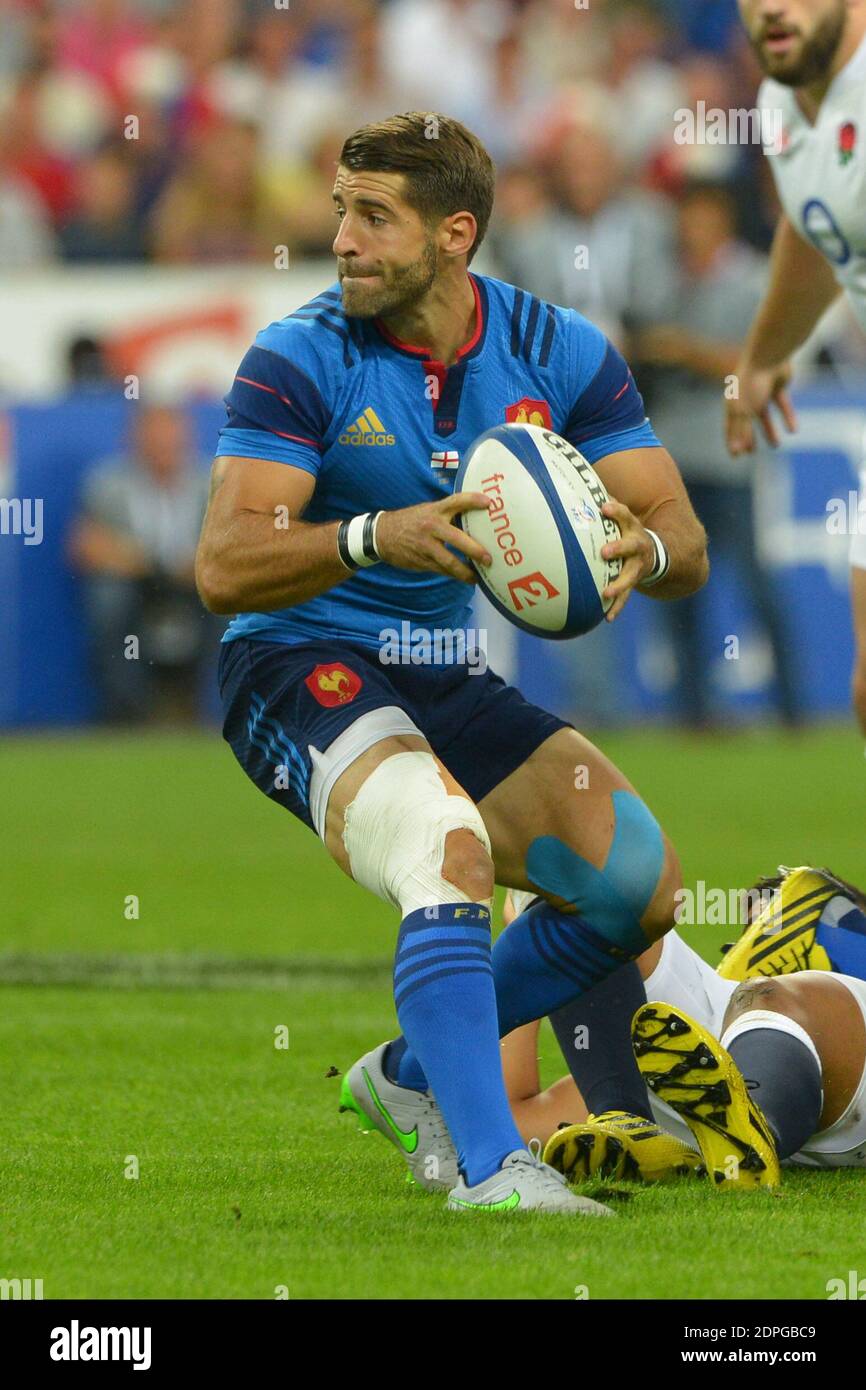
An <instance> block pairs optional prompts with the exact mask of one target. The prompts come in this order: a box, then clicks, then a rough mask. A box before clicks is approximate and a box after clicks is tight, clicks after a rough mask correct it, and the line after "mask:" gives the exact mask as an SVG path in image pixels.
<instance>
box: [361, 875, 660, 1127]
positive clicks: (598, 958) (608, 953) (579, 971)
mask: <svg viewBox="0 0 866 1390" xmlns="http://www.w3.org/2000/svg"><path fill="white" fill-rule="evenodd" d="M440 911H441V909H440ZM407 920H408V919H407ZM618 936H619V940H620V942H621V943H622V944H617V945H615V944H613V943H612V942H611V941H609V940H608V938H607V937H606V936H601V935H599V933H598V932H596V931H593V929H592V927H590V926H588V924H587V923H586V922H585V921H584V920H583V918H582V917H580V916H578V915H577V914H576V913H568V912H561V911H560V910H559V908H556V907H551V906H550V904H549V903H546V902H543V901H539V902H535V903H533V904H532V906H531V907H529V908H528V909H527V910H526V912H522V913H521V914H520V916H519V917H515V919H514V921H513V922H512V923H511V925H510V926H509V927H506V929H505V931H504V932H502V934H501V935H500V937H499V939H498V940H497V942H496V944H495V946H494V947H493V954H492V962H493V978H494V980H495V982H496V1004H497V1014H498V1019H499V1036H500V1037H501V1038H504V1037H505V1035H506V1034H507V1033H510V1032H511V1031H512V1029H514V1028H519V1027H520V1025H521V1024H522V1023H531V1022H532V1021H533V1020H534V1019H536V1018H544V1016H545V1014H550V1013H553V1012H554V1011H555V1010H556V1009H561V1008H562V1007H563V1006H564V1005H566V1004H571V1003H572V1001H573V1000H575V999H577V998H578V997H579V996H580V995H582V994H584V993H585V992H586V991H587V990H589V989H591V988H592V986H593V985H596V984H598V983H599V981H601V980H605V979H607V977H608V975H611V974H613V972H614V971H615V970H618V969H619V968H620V967H621V966H622V965H623V964H625V962H626V961H628V960H629V959H631V958H633V957H635V956H639V955H640V954H641V953H642V952H643V951H645V950H646V948H647V946H648V945H649V942H648V941H647V938H646V936H645V935H644V933H643V931H642V930H641V928H640V926H639V924H638V923H637V922H634V923H633V924H623V925H622V926H621V929H620V931H619V932H618ZM626 1031H628V1030H627V1029H626ZM385 1074H386V1076H387V1077H388V1079H389V1080H390V1081H393V1082H394V1083H395V1084H396V1085H399V1086H412V1087H413V1088H414V1089H415V1090H419V1091H423V1090H426V1089H427V1083H426V1078H425V1076H424V1072H423V1069H422V1067H421V1066H420V1064H419V1062H418V1059H417V1058H416V1057H415V1055H414V1051H413V1049H411V1047H408V1046H407V1044H406V1040H405V1039H403V1038H398V1039H397V1040H396V1042H393V1043H391V1045H390V1047H389V1049H388V1051H387V1052H386V1054H385ZM433 1091H434V1093H435V1091H436V1087H435V1086H434V1087H433ZM636 1113H638V1114H641V1113H643V1111H642V1110H638V1111H636Z"/></svg>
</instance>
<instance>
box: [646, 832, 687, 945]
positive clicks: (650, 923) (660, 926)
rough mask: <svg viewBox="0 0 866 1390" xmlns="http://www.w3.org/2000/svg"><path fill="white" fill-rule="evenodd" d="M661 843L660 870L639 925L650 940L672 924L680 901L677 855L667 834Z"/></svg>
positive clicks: (680, 873) (656, 937) (679, 876)
mask: <svg viewBox="0 0 866 1390" xmlns="http://www.w3.org/2000/svg"><path fill="white" fill-rule="evenodd" d="M662 844H663V846H664V855H663V858H662V866H661V872H660V873H659V877H658V881H657V883H656V886H655V891H654V893H653V895H652V897H651V899H650V901H649V904H648V906H647V910H646V912H645V913H644V915H643V917H642V918H641V926H642V927H643V929H644V931H645V932H646V934H647V936H648V937H649V939H650V941H655V940H657V939H658V937H660V936H663V935H664V933H665V932H666V931H668V930H669V928H670V927H671V926H673V924H674V922H675V920H676V911H677V907H678V905H679V903H680V902H681V901H682V897H681V892H682V886H683V871H682V868H681V866H680V859H679V855H678V854H677V852H676V850H675V849H674V847H673V845H672V844H671V842H670V840H669V839H668V837H667V835H664V834H663V835H662Z"/></svg>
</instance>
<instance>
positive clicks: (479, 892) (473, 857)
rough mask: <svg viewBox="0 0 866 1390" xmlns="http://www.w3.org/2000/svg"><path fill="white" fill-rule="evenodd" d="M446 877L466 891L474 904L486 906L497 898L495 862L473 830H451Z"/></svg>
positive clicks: (446, 844)
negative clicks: (485, 904)
mask: <svg viewBox="0 0 866 1390" xmlns="http://www.w3.org/2000/svg"><path fill="white" fill-rule="evenodd" d="M442 877H443V878H445V879H447V880H448V882H449V883H453V884H454V885H455V887H457V888H460V889H462V890H463V892H464V893H465V894H466V896H467V898H468V899H469V901H470V902H474V903H486V902H488V901H489V900H490V899H491V898H492V897H493V888H494V871H493V860H492V859H491V857H490V855H489V854H488V852H487V850H486V849H485V847H484V845H483V844H482V843H481V841H480V840H479V839H478V837H477V835H475V834H474V833H473V831H471V830H469V829H464V830H449V832H448V834H447V835H446V836H445V858H444V860H443V862H442Z"/></svg>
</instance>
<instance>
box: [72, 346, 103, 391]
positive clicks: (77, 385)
mask: <svg viewBox="0 0 866 1390" xmlns="http://www.w3.org/2000/svg"><path fill="white" fill-rule="evenodd" d="M66 362H67V365H68V368H69V388H70V390H71V391H91V390H93V389H94V388H96V389H99V388H102V387H104V386H109V385H111V384H112V383H113V378H112V376H111V374H110V372H109V371H108V367H107V365H106V361H105V350H104V348H103V345H102V343H101V342H100V341H99V339H98V338H91V337H88V336H87V335H85V334H82V335H81V336H80V337H78V338H73V339H72V341H71V343H70V344H69V346H68V347H67V349H66Z"/></svg>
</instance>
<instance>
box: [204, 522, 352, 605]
mask: <svg viewBox="0 0 866 1390" xmlns="http://www.w3.org/2000/svg"><path fill="white" fill-rule="evenodd" d="M279 521H280V518H279V517H275V516H274V515H273V514H270V513H259V512H249V511H244V512H241V513H239V514H238V515H236V516H235V517H233V518H232V520H231V521H230V522H229V524H228V525H227V526H226V527H225V529H223V530H222V531H220V532H215V531H214V528H212V527H210V528H209V527H208V525H207V523H206V524H205V529H204V531H203V533H202V538H201V541H200V542H199V548H198V552H197V554H196V567H195V575H196V585H197V587H198V591H199V595H200V597H201V600H202V602H203V603H204V605H205V607H206V608H209V609H210V611H211V612H212V613H249V612H256V613H259V612H265V613H267V612H270V611H272V610H273V609H277V608H292V607H294V605H295V604H298V603H304V602H306V600H307V599H311V598H316V597H317V595H319V594H323V593H325V592H326V591H327V590H328V589H332V588H333V587H334V585H335V584H339V583H341V582H342V580H344V579H348V578H349V575H350V573H351V571H350V570H348V569H347V568H346V566H345V565H344V564H343V562H342V560H341V559H340V555H339V551H338V549H337V531H338V530H339V522H337V521H327V522H323V523H321V524H313V523H310V522H305V521H295V520H292V519H291V518H290V519H289V520H288V522H287V524H286V526H285V527H281V526H280V525H279Z"/></svg>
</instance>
